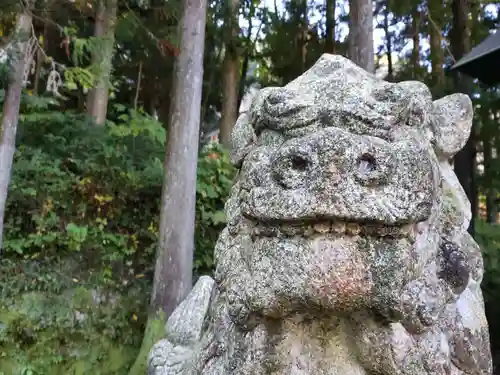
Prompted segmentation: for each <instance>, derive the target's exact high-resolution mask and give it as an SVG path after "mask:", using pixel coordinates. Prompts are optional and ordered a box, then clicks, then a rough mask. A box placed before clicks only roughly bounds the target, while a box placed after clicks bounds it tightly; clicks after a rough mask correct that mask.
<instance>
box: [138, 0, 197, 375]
mask: <svg viewBox="0 0 500 375" xmlns="http://www.w3.org/2000/svg"><path fill="white" fill-rule="evenodd" d="M183 9H184V14H183V17H182V20H181V22H180V24H181V27H182V29H181V38H180V54H179V56H178V57H177V60H176V62H175V68H174V78H173V93H174V95H173V97H172V102H171V105H170V121H168V140H167V145H166V153H165V163H164V166H165V179H164V182H163V191H162V201H161V211H160V239H159V243H158V252H157V256H156V266H155V275H154V282H153V291H152V296H151V303H150V310H149V316H148V323H147V327H146V332H145V334H144V339H143V344H142V347H141V350H140V352H139V355H138V358H137V360H136V363H135V364H134V366H133V367H132V369H131V370H130V374H131V375H132V374H133V375H139V374H140V375H142V374H145V373H146V360H147V356H148V353H149V350H150V349H151V346H152V344H153V343H154V342H155V341H156V340H157V339H158V338H159V337H162V336H163V327H164V324H165V320H166V318H167V317H168V316H169V315H170V314H171V313H172V312H173V311H174V309H175V308H176V307H177V305H178V304H179V303H180V302H181V301H182V300H183V299H184V298H185V297H186V295H187V294H188V293H189V291H190V290H191V288H192V268H193V251H194V249H193V248H194V225H195V204H196V167H197V160H198V140H199V132H200V111H201V91H202V82H203V53H204V48H205V22H206V12H207V0H184V1H183Z"/></svg>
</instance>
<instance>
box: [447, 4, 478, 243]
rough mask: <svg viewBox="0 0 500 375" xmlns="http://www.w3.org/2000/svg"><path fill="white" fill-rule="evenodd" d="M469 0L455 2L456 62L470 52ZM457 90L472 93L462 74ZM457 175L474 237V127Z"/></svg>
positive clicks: (457, 165)
mask: <svg viewBox="0 0 500 375" xmlns="http://www.w3.org/2000/svg"><path fill="white" fill-rule="evenodd" d="M469 11H470V9H469V1H468V0H453V2H452V12H453V24H452V30H451V31H450V34H451V40H450V42H451V50H452V53H453V56H454V57H455V60H458V59H460V58H461V57H462V56H464V55H465V54H466V53H467V52H468V51H469V50H470V30H469V23H468V21H467V19H468V15H469ZM454 81H455V90H456V91H457V92H462V93H465V94H469V93H470V87H471V81H470V79H469V78H467V77H465V76H463V75H462V74H460V73H457V74H455V76H454ZM454 168H455V173H456V175H457V177H458V180H459V181H460V183H461V185H462V187H463V188H464V191H465V194H467V197H468V198H469V200H470V202H471V209H472V219H471V223H470V225H469V233H471V235H474V221H475V219H476V216H477V191H476V184H475V170H476V144H475V131H474V126H473V127H472V132H471V136H470V138H469V140H468V141H467V143H466V145H465V147H464V148H463V149H462V150H461V151H460V152H458V153H457V155H455V158H454Z"/></svg>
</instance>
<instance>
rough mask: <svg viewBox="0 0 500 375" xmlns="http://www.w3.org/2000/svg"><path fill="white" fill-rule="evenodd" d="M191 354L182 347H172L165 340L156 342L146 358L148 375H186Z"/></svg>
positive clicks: (190, 361) (187, 349)
mask: <svg viewBox="0 0 500 375" xmlns="http://www.w3.org/2000/svg"><path fill="white" fill-rule="evenodd" d="M192 357H193V352H192V350H191V349H189V348H186V347H184V346H174V345H173V344H172V343H171V342H170V341H168V340H167V339H164V340H161V341H159V342H157V343H156V344H155V345H154V346H153V348H152V349H151V352H150V353H149V357H148V375H181V374H182V375H183V374H188V372H187V371H189V368H190V364H191V363H192V359H193V358H192Z"/></svg>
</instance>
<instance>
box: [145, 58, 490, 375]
mask: <svg viewBox="0 0 500 375" xmlns="http://www.w3.org/2000/svg"><path fill="white" fill-rule="evenodd" d="M471 125H472V104H471V101H470V99H469V98H468V97H467V96H465V95H462V94H455V95H450V96H447V97H445V98H442V99H439V100H436V101H433V100H432V96H431V93H430V91H429V89H428V88H427V87H426V86H425V85H424V84H422V83H420V82H401V83H397V84H394V83H388V82H385V81H383V80H380V79H378V78H376V77H375V76H374V75H372V74H369V73H367V72H365V71H364V70H362V69H361V68H359V67H357V66H356V65H355V64H353V63H352V62H351V61H349V60H347V59H345V58H343V57H340V56H335V55H328V54H325V55H323V56H322V57H321V58H320V59H319V60H318V61H317V62H316V64H315V65H314V66H313V67H312V68H311V69H309V70H308V71H307V72H305V73H304V74H303V75H302V76H300V77H298V78H297V79H295V80H294V81H292V82H290V83H289V84H288V85H286V86H284V87H281V88H275V87H272V88H264V89H262V90H260V91H259V92H258V93H257V94H256V96H255V97H254V99H253V101H252V104H251V106H250V107H245V108H244V111H243V112H241V114H240V117H239V119H238V122H237V124H236V125H235V128H234V132H233V150H232V161H233V163H234V164H235V166H236V167H237V168H238V169H239V174H238V177H237V181H236V182H235V184H234V187H233V188H232V192H231V196H230V198H229V200H228V201H227V205H226V214H227V227H226V228H225V229H224V231H223V232H222V233H221V235H220V238H219V241H218V243H217V246H216V249H215V257H216V262H217V267H216V271H215V276H214V280H212V279H211V278H208V277H204V278H201V279H200V280H199V281H198V283H197V284H196V286H195V287H194V289H193V291H192V292H191V294H190V295H189V296H188V297H187V299H186V300H185V301H184V302H183V304H181V305H180V306H179V308H178V309H177V310H176V311H175V312H174V314H173V315H172V316H171V317H170V319H169V320H168V323H167V325H166V338H165V339H164V340H162V341H160V342H159V343H157V344H156V345H155V346H154V348H153V350H152V352H151V354H150V358H149V374H150V375H174V374H175V375H177V374H179V375H180V374H182V375H195V374H203V375H250V374H255V375H264V374H273V375H285V374H287V375H288V374H290V375H305V374H311V375H465V374H467V375H489V374H491V372H492V363H491V354H490V349H489V337H488V325H487V322H486V318H485V315H484V303H483V297H482V294H481V290H480V283H481V279H482V274H483V265H482V258H481V253H480V249H479V247H478V245H477V244H476V243H475V242H474V240H473V239H472V237H471V236H470V235H469V234H468V233H467V231H466V229H467V227H468V224H469V221H470V218H471V212H470V204H469V202H468V200H467V197H466V196H465V194H464V192H463V190H462V188H461V187H460V184H459V182H458V181H457V178H456V176H455V174H454V172H453V169H452V167H451V165H450V164H449V160H450V158H451V157H453V155H454V154H456V153H457V152H458V151H459V150H460V149H461V148H462V147H463V146H464V144H465V142H466V140H467V138H468V137H469V133H470V130H471Z"/></svg>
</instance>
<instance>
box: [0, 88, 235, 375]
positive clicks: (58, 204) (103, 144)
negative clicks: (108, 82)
mask: <svg viewBox="0 0 500 375" xmlns="http://www.w3.org/2000/svg"><path fill="white" fill-rule="evenodd" d="M59 105H60V104H59V103H58V102H57V101H55V100H54V99H50V98H41V97H31V96H23V101H22V107H23V114H22V116H21V118H20V125H19V134H18V135H19V137H18V147H17V151H16V154H15V160H14V168H13V174H12V181H11V185H10V191H9V196H8V202H7V209H6V218H5V232H4V247H3V254H2V255H3V260H2V261H1V262H0V283H1V285H2V288H0V298H1V299H2V301H3V302H5V303H4V304H3V305H2V306H8V308H6V309H4V310H1V309H0V310H1V311H0V321H2V322H3V323H4V324H5V321H6V318H4V317H3V316H7V315H9V316H11V318H9V319H10V320H9V323H8V324H7V326H6V327H7V328H6V329H4V330H2V329H0V371H4V372H5V371H6V370H5V368H7V364H6V363H7V362H5V364H4V363H3V362H2V359H1V355H2V354H1V353H2V350H3V352H4V353H5V356H7V357H9V358H10V357H12V356H13V353H16V354H15V356H14V357H15V361H16V362H15V364H12V363H11V365H12V366H17V367H16V368H20V367H19V366H21V365H22V366H24V367H23V368H24V369H25V370H26V371H28V370H30V371H33V374H36V375H45V374H50V375H57V374H59V372H58V371H59V369H63V370H64V371H70V369H73V367H72V366H75V365H76V363H79V364H82V363H86V364H88V365H89V366H90V367H89V368H87V370H85V371H94V370H90V368H92V369H94V368H102V371H103V372H102V374H103V375H104V374H108V373H109V374H111V373H113V374H115V373H116V374H120V373H124V371H125V370H124V369H125V368H127V369H128V368H129V367H130V365H131V364H132V363H130V360H131V359H133V358H135V355H136V354H137V353H136V352H134V353H132V354H131V352H130V350H137V349H138V348H139V345H140V342H141V339H142V333H143V329H144V326H145V324H146V319H147V314H146V308H147V306H148V298H149V294H150V287H151V279H152V274H153V267H154V255H155V251H156V243H157V238H158V234H159V233H158V231H159V229H158V221H159V207H160V199H161V191H162V184H163V155H164V145H165V138H166V135H165V130H164V129H163V127H162V125H161V124H160V123H159V122H157V121H155V120H154V119H152V118H151V117H149V116H148V115H146V114H144V113H143V112H141V111H132V110H129V109H127V108H126V107H123V106H116V107H115V108H113V112H112V115H113V116H114V117H115V120H114V121H112V122H111V121H110V122H109V124H108V126H106V127H96V126H93V124H92V122H90V121H89V120H88V119H87V118H86V117H85V116H83V115H80V114H77V113H72V112H68V113H64V114H62V113H60V112H58V111H54V109H55V108H57V106H59ZM233 174H234V170H233V169H232V167H231V166H230V164H229V160H228V155H227V153H225V152H224V151H223V150H221V149H220V148H219V147H218V146H215V145H213V146H208V147H206V148H204V149H203V150H202V151H201V153H200V157H199V168H198V183H197V206H196V241H195V246H196V249H195V267H194V272H195V273H196V275H201V274H207V273H211V271H212V268H213V255H212V253H213V248H214V246H215V241H216V239H217V236H218V233H219V232H220V230H221V229H222V227H223V225H224V221H225V218H224V213H223V208H224V203H225V199H226V197H227V196H228V194H229V189H230V187H231V184H232V178H233ZM102 288H104V289H103V290H105V291H109V293H114V295H116V296H117V298H119V299H120V301H121V300H122V299H123V298H125V300H123V301H122V302H117V304H119V305H120V307H119V308H111V307H109V306H108V307H109V308H108V307H103V306H99V308H97V309H95V310H94V309H92V308H91V306H90V305H92V304H90V305H89V304H88V303H87V305H85V304H80V305H78V306H76V305H75V304H73V303H71V304H67V303H66V306H65V301H66V300H68V298H69V297H68V296H67V293H71V291H73V292H74V291H75V290H76V291H78V290H80V291H81V293H80V292H78V293H79V295H80V297H78V298H77V300H78V301H79V302H78V303H80V302H81V301H82V300H85V301H87V302H88V300H89V298H88V296H89V293H90V292H89V291H92V290H94V289H102ZM82 293H83V294H82ZM85 295H87V297H85ZM84 297H85V298H84ZM129 297H130V298H129ZM26 299H27V300H30V301H31V302H30V303H32V305H33V304H34V305H33V306H34V307H33V306H32V307H30V308H27V310H26V309H25V308H24V307H22V306H24V305H23V304H24V303H25V302H23V301H25V300H26ZM33 299H36V300H37V301H38V302H36V301H35V302H33ZM40 299H41V300H43V301H42V302H40V301H39V300H40ZM75 303H76V302H75ZM40 304H41V305H40ZM51 306H52V307H53V308H52V307H51ZM89 306H90V307H89ZM49 307H51V308H49ZM24 311H28V312H29V313H25V312H24ZM36 311H38V312H39V313H40V314H41V315H36V316H35V315H33V314H34V312H36ZM75 311H78V313H82V314H87V315H88V316H89V319H88V322H89V323H88V324H86V325H84V326H81V325H80V323H78V321H76V320H75V317H74V316H75V313H74V312H75ZM2 314H3V315H2ZM12 314H14V315H15V317H14V318H12ZM131 317H134V318H131ZM26 332H30V334H29V335H28V336H29V337H28V338H27V337H25V336H26ZM2 340H3V341H2ZM26 340H28V342H25V341H26ZM103 346H104V348H103ZM92 347H97V348H100V350H101V351H104V352H102V353H96V352H95V350H94V351H92V350H90V349H89V350H90V351H87V349H86V348H92ZM117 347H118V348H121V349H123V350H125V351H126V352H128V354H126V360H124V359H123V358H121V357H120V356H121V355H123V353H122V352H120V353H121V354H120V353H118V354H116V353H115V352H113V350H115V349H116V348H117ZM113 348H114V349H113ZM108 349H109V350H108ZM74 351H77V352H78V353H79V354H78V355H77V356H76V357H74V358H73V357H71V355H70V354H69V353H70V352H71V353H73V352H74ZM115 351H116V350H115ZM112 353H115V354H116V355H117V356H118V357H120V358H121V359H120V361H121V362H120V363H121V365H120V366H124V367H123V369H122V370H123V371H122V370H117V372H108V373H107V372H104V369H105V368H106V367H109V365H108V364H106V365H102V364H103V363H108V360H110V359H109V356H111V355H112ZM68 356H70V357H71V358H68ZM14 357H12V358H14ZM56 362H57V363H56ZM92 363H93V365H92ZM22 366H21V367H22ZM30 366H31V367H30ZM92 366H97V367H92ZM55 369H58V370H57V371H56V370H55ZM63 370H61V371H62V372H61V374H62V373H68V372H64V371H63ZM16 371H17V370H16ZM52 371H54V372H52ZM71 371H73V370H71ZM75 371H76V370H75ZM82 371H83V370H82ZM85 371H83V372H75V373H81V374H86V373H89V372H85ZM71 373H73V372H71ZM92 373H95V374H98V372H92Z"/></svg>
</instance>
